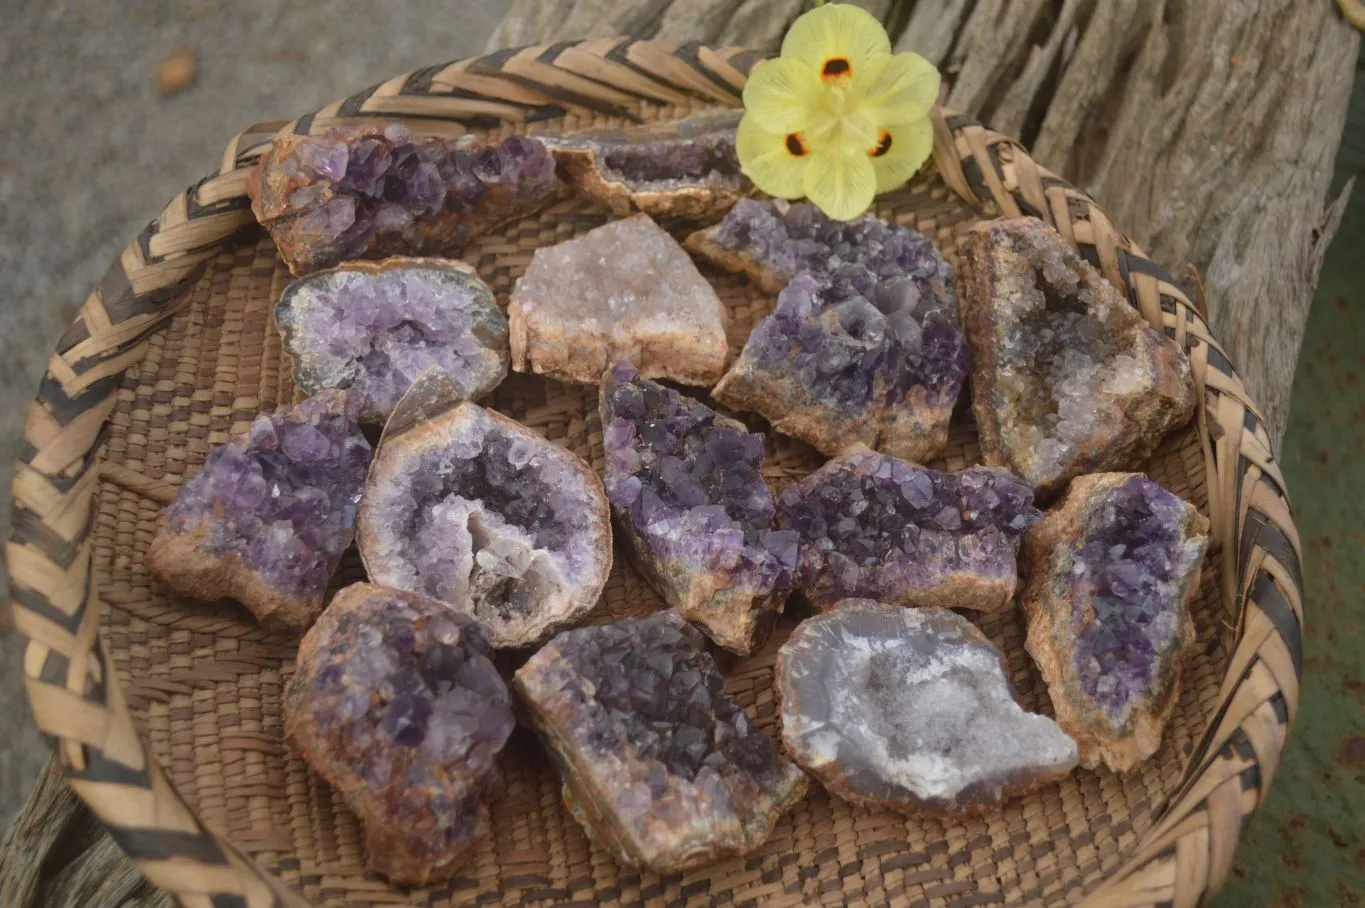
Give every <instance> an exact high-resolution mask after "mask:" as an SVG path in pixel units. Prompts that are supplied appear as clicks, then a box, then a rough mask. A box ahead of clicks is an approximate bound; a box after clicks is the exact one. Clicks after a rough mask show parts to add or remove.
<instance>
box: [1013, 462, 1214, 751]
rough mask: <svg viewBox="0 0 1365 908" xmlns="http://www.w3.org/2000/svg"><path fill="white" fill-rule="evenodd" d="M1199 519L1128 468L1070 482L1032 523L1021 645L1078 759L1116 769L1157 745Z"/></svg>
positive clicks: (1173, 677) (1200, 530) (1193, 581)
mask: <svg viewBox="0 0 1365 908" xmlns="http://www.w3.org/2000/svg"><path fill="white" fill-rule="evenodd" d="M1207 529H1208V522H1207V521H1206V520H1205V519H1204V518H1203V517H1202V516H1201V515H1200V514H1199V513H1198V512H1197V511H1196V510H1195V509H1194V507H1193V506H1192V505H1189V504H1187V503H1186V502H1184V501H1181V500H1180V499H1179V498H1177V497H1176V496H1174V495H1172V494H1171V493H1170V492H1168V491H1166V490H1165V489H1163V488H1162V487H1161V486H1159V485H1157V484H1156V483H1154V482H1152V481H1151V480H1150V479H1148V478H1146V477H1145V476H1142V475H1140V474H1136V473H1100V474H1093V475H1090V476H1083V477H1081V478H1079V479H1077V480H1075V481H1074V482H1073V483H1072V485H1071V487H1070V488H1069V489H1068V491H1067V495H1066V498H1065V499H1064V500H1063V501H1062V503H1061V504H1060V505H1059V506H1058V507H1057V508H1056V509H1054V510H1053V511H1050V512H1049V513H1048V515H1047V518H1046V519H1045V520H1044V522H1043V523H1042V524H1040V525H1039V526H1038V527H1037V528H1035V529H1034V530H1032V531H1030V533H1029V535H1028V537H1027V540H1026V547H1025V553H1024V554H1025V557H1026V558H1027V559H1028V560H1029V562H1030V565H1031V569H1030V572H1029V576H1030V581H1029V585H1028V587H1027V588H1026V590H1025V594H1024V604H1025V612H1026V614H1027V615H1028V618H1029V635H1028V644H1027V645H1028V648H1029V652H1030V653H1032V654H1033V656H1034V658H1035V660H1036V661H1037V662H1038V664H1039V667H1040V669H1041V671H1042V674H1043V677H1044V679H1045V680H1046V681H1047V682H1048V689H1049V692H1050V693H1051V695H1052V699H1053V703H1054V705H1055V707H1056V709H1057V716H1058V720H1059V721H1060V722H1062V725H1063V727H1064V728H1067V729H1068V731H1070V732H1071V733H1072V734H1073V735H1074V736H1075V737H1076V738H1077V740H1079V741H1080V742H1081V757H1082V762H1083V763H1084V764H1085V765H1086V766H1096V765H1099V763H1100V762H1101V761H1103V762H1104V763H1105V764H1107V765H1108V766H1109V767H1110V768H1111V769H1114V770H1117V771H1124V770H1127V769H1130V768H1132V766H1133V765H1136V763H1138V762H1141V761H1142V760H1144V759H1146V758H1147V757H1148V756H1150V755H1151V754H1152V753H1154V752H1155V751H1156V748H1157V747H1158V746H1159V744H1160V740H1161V726H1162V725H1163V724H1164V723H1165V719H1166V716H1167V715H1169V712H1170V710H1171V708H1172V707H1173V706H1174V703H1175V698H1176V696H1177V692H1178V689H1179V687H1178V685H1179V672H1180V669H1181V667H1182V663H1183V661H1184V658H1185V656H1186V654H1187V652H1188V649H1189V647H1190V645H1191V644H1192V643H1193V639H1194V629H1193V624H1192V622H1191V620H1190V616H1189V611H1188V608H1187V602H1188V600H1189V599H1190V598H1191V597H1192V596H1193V595H1194V593H1195V588H1196V587H1197V585H1198V577H1199V568H1200V561H1201V559H1202V557H1203V554H1204V549H1205V547H1206V545H1207V542H1208V540H1207V536H1206V535H1205V534H1206V533H1207Z"/></svg>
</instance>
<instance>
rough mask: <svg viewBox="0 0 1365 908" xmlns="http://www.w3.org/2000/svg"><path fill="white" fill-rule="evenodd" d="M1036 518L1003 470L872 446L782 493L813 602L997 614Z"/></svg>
mask: <svg viewBox="0 0 1365 908" xmlns="http://www.w3.org/2000/svg"><path fill="white" fill-rule="evenodd" d="M1039 517H1040V514H1039V513H1038V511H1037V509H1035V508H1034V507H1033V493H1032V491H1031V490H1030V489H1029V488H1028V486H1027V485H1025V484H1024V483H1022V482H1020V481H1019V480H1018V479H1016V478H1015V477H1013V476H1011V475H1010V474H1009V473H1007V472H1005V471H1004V470H998V469H993V468H990V467H972V468H971V469H967V470H963V471H962V472H960V473H942V472H940V471H938V470H929V469H925V468H923V467H917V466H912V465H911V464H908V463H905V462H904V461H900V460H897V459H896V458H894V457H888V456H886V455H883V454H876V453H873V452H871V451H864V452H854V453H850V454H847V455H845V456H843V457H839V458H837V459H835V460H832V461H830V462H829V463H827V464H825V466H823V467H821V468H820V469H819V470H816V471H815V472H814V473H812V474H811V475H810V476H807V477H806V478H805V479H803V480H801V481H800V482H797V483H793V484H792V485H789V486H787V488H786V489H784V490H783V491H782V494H781V496H780V497H779V499H778V521H777V522H778V526H779V527H782V528H783V529H792V530H795V531H797V532H798V533H800V534H801V540H802V542H801V563H800V569H799V572H798V578H799V580H798V582H799V585H800V588H801V589H802V590H803V591H804V592H805V594H806V596H807V598H809V599H810V601H811V603H812V604H813V605H814V606H815V607H816V608H818V609H827V608H830V607H832V606H833V605H834V604H835V603H837V602H838V601H839V600H841V599H848V598H865V599H876V600H878V601H880V602H886V603H891V604H897V605H937V606H942V607H944V608H965V609H973V610H976V611H993V610H995V609H999V608H1003V607H1005V606H1007V605H1008V604H1009V602H1010V599H1011V598H1012V597H1013V595H1014V588H1015V583H1016V578H1017V574H1016V569H1015V560H1014V552H1015V544H1016V540H1017V539H1018V537H1019V536H1020V535H1022V534H1023V532H1024V531H1025V530H1026V529H1028V527H1030V526H1031V525H1033V524H1034V523H1036V522H1037V521H1038V519H1039Z"/></svg>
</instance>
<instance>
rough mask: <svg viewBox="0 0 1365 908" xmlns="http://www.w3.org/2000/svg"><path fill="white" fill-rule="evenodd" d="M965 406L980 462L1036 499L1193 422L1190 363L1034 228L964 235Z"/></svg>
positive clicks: (1018, 224)
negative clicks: (968, 357) (968, 353)
mask: <svg viewBox="0 0 1365 908" xmlns="http://www.w3.org/2000/svg"><path fill="white" fill-rule="evenodd" d="M962 257H963V259H962V260H963V278H964V280H965V283H966V287H967V291H966V296H965V297H964V302H963V324H964V326H965V328H966V331H967V337H968V340H969V342H970V343H971V347H972V407H973V410H974V411H975V414H976V425H977V430H978V431H979V432H980V436H981V453H982V456H983V457H984V458H985V461H986V463H988V464H991V465H993V466H1002V467H1005V468H1007V469H1009V470H1010V471H1011V472H1013V473H1015V474H1017V475H1018V476H1021V477H1023V479H1024V480H1025V481H1026V482H1028V483H1029V484H1030V485H1032V486H1033V487H1034V488H1035V489H1036V490H1037V492H1038V495H1039V498H1040V499H1048V498H1052V497H1054V496H1055V495H1057V494H1058V493H1060V492H1061V491H1062V490H1063V489H1064V488H1065V486H1066V484H1067V482H1068V481H1069V480H1071V479H1072V478H1073V477H1076V476H1080V475H1082V474H1085V473H1095V472H1101V471H1104V470H1113V469H1121V468H1125V467H1130V466H1132V465H1133V464H1136V463H1140V462H1142V461H1143V460H1144V459H1145V458H1146V457H1147V456H1148V455H1150V454H1151V452H1152V451H1153V450H1155V449H1156V446H1157V445H1158V444H1159V443H1160V441H1161V438H1162V436H1164V435H1165V434H1166V433H1167V432H1169V431H1170V430H1172V429H1174V428H1177V427H1179V426H1181V425H1184V424H1185V423H1186V422H1188V421H1189V419H1190V416H1191V415H1192V414H1193V413H1194V406H1195V397H1194V386H1193V383H1192V382H1191V381H1190V364H1189V361H1188V360H1187V359H1186V358H1185V354H1184V353H1183V352H1182V351H1181V349H1180V347H1179V346H1178V345H1177V344H1176V343H1175V341H1173V340H1171V339H1170V338H1168V337H1166V336H1165V335H1164V334H1162V333H1161V332H1160V331H1157V330H1156V329H1154V328H1152V327H1151V326H1150V325H1148V324H1147V323H1146V322H1145V321H1143V319H1142V316H1141V315H1140V314H1139V313H1138V312H1137V310H1136V309H1134V308H1133V307H1132V306H1130V305H1129V304H1128V301H1127V300H1126V299H1124V298H1123V297H1122V296H1121V295H1120V294H1119V293H1118V292H1117V291H1116V290H1115V289H1114V288H1113V287H1112V286H1111V285H1110V284H1109V282H1108V281H1106V280H1105V279H1104V278H1103V277H1101V276H1100V274H1099V272H1098V271H1096V270H1095V269H1094V268H1092V267H1091V266H1090V264H1089V263H1088V262H1086V261H1085V260H1084V259H1082V258H1081V257H1080V256H1079V255H1078V254H1077V253H1076V251H1075V250H1074V249H1073V248H1072V247H1071V246H1070V245H1068V244H1067V242H1066V241H1065V240H1064V239H1063V238H1062V237H1061V235H1060V234H1058V233H1057V232H1056V231H1055V230H1053V229H1052V228H1050V227H1048V226H1047V225H1046V224H1044V223H1043V222H1042V221H1039V220H1037V219H1036V218H1013V219H1009V220H1000V221H989V222H987V223H984V224H979V225H977V226H976V227H973V228H972V230H971V233H970V234H969V235H968V237H967V241H966V242H965V243H964V244H963V247H962Z"/></svg>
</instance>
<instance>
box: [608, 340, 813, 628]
mask: <svg viewBox="0 0 1365 908" xmlns="http://www.w3.org/2000/svg"><path fill="white" fill-rule="evenodd" d="M600 400H601V410H602V427H603V428H602V437H603V446H604V447H605V449H606V461H607V467H606V481H607V498H608V499H609V500H610V501H611V503H612V512H613V513H614V514H615V515H616V525H617V527H618V529H619V531H620V532H621V534H622V535H623V536H624V538H625V540H626V541H627V543H628V544H629V546H630V550H631V552H632V553H633V555H634V556H635V562H636V564H638V565H639V566H640V568H641V570H642V572H643V573H644V574H645V576H646V577H647V578H649V580H650V582H651V583H652V584H653V585H654V588H655V589H657V590H658V591H659V595H661V596H662V597H663V598H664V601H665V602H667V603H668V604H669V605H670V606H672V607H673V608H675V609H677V610H678V612H680V613H681V614H682V616H683V617H685V618H687V619H689V620H691V621H694V622H696V623H697V624H698V625H700V626H701V628H702V630H704V631H705V632H706V633H707V635H708V636H710V638H711V639H712V640H714V641H715V642H716V643H718V644H720V645H721V646H723V647H725V648H726V649H728V650H731V651H732V652H736V653H750V652H752V651H753V648H754V646H755V645H757V644H758V643H759V642H761V640H762V638H763V636H764V635H765V634H766V633H767V631H768V629H769V628H770V627H771V626H772V623H773V621H774V620H775V619H776V617H777V615H778V614H780V613H781V611H782V604H783V602H785V601H786V598H787V595H788V593H789V592H790V591H791V586H792V573H793V571H794V570H795V568H796V561H797V551H798V545H799V542H800V537H798V536H797V534H796V533H794V532H792V531H789V530H788V531H777V530H774V528H773V516H774V513H775V508H774V506H773V496H772V492H771V491H769V489H768V486H767V484H766V483H765V482H764V481H763V476H762V474H761V473H760V469H761V468H762V466H763V457H764V452H763V436H762V435H758V434H751V433H749V432H747V431H745V429H744V426H743V425H742V424H740V423H737V422H735V421H734V420H731V419H727V418H725V417H724V416H721V415H720V414H718V413H716V411H714V410H712V409H711V408H709V407H707V406H705V405H704V404H702V403H700V402H698V401H696V400H693V399H691V398H689V397H684V396H683V395H681V394H679V393H678V392H677V391H673V390H670V389H668V388H665V387H664V386H663V385H660V384H658V383H656V382H652V381H648V380H646V379H642V378H640V377H639V373H637V372H636V371H635V368H634V367H633V366H631V365H629V364H627V363H618V364H617V365H616V366H615V367H613V368H612V369H611V370H609V371H608V372H607V373H606V374H605V375H604V376H603V377H602V393H601V396H600Z"/></svg>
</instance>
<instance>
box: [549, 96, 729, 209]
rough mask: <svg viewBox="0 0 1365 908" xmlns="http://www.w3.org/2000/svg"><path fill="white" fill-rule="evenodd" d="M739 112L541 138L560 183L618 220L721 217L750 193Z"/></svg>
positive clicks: (705, 114)
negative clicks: (637, 214) (637, 215)
mask: <svg viewBox="0 0 1365 908" xmlns="http://www.w3.org/2000/svg"><path fill="white" fill-rule="evenodd" d="M742 114H743V111H738V110H727V111H710V112H706V113H700V114H694V115H693V116H690V117H683V118H682V119H678V120H668V121H665V122H661V123H651V124H648V125H645V126H639V127H635V128H633V129H614V128H611V127H607V128H600V129H586V130H579V131H575V132H570V133H565V134H564V135H561V136H543V137H542V138H543V139H544V141H545V144H546V146H547V147H549V149H550V151H551V152H552V153H553V154H554V156H555V160H556V161H558V162H559V165H560V169H561V171H562V172H563V173H564V176H565V178H566V179H567V180H568V181H569V183H570V184H571V185H572V186H573V187H574V189H575V190H576V191H577V192H578V193H579V194H580V195H582V196H584V197H586V198H589V199H592V200H593V201H595V202H601V203H602V204H604V205H607V206H609V207H610V208H611V209H612V210H613V211H614V212H615V213H616V214H617V215H621V216H624V215H627V214H629V213H630V211H631V209H632V208H638V209H639V210H640V211H643V212H645V213H646V214H651V215H654V216H655V217H676V218H704V217H709V216H711V215H715V214H720V213H721V212H723V211H724V210H725V209H727V208H729V207H730V206H731V205H733V204H734V203H735V201H736V200H737V199H739V198H740V197H741V196H743V195H744V194H745V192H747V191H748V189H749V181H748V180H747V179H745V177H744V175H743V174H742V173H740V166H739V158H738V157H737V156H736V154H735V128H736V127H737V126H738V125H739V120H740V117H741V115H742Z"/></svg>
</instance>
